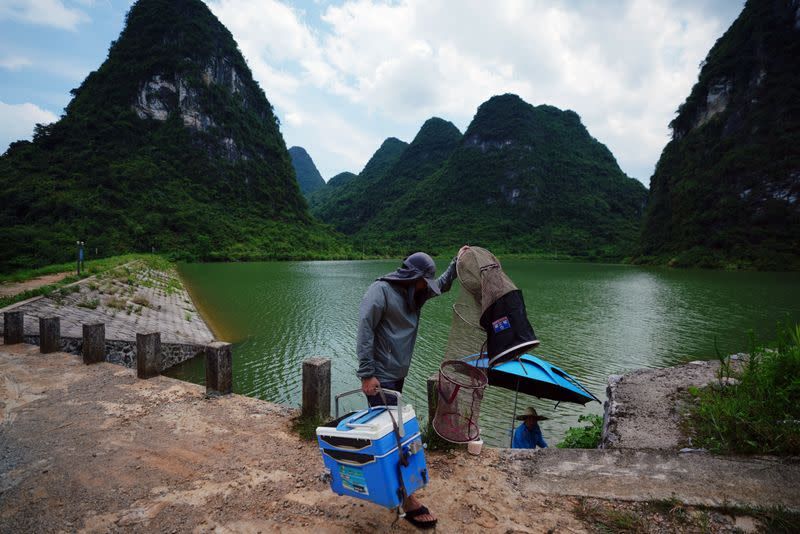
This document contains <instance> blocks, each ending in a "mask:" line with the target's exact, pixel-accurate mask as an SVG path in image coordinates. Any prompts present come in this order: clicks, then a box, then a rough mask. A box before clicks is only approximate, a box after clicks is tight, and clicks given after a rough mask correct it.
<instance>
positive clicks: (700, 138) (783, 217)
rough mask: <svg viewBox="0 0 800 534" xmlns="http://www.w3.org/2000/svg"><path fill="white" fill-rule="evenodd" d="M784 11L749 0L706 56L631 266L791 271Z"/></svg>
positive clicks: (792, 140) (799, 258)
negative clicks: (650, 263)
mask: <svg viewBox="0 0 800 534" xmlns="http://www.w3.org/2000/svg"><path fill="white" fill-rule="evenodd" d="M792 5H793V4H792V3H791V2H786V1H782V0H776V1H763V2H762V1H753V0H750V1H748V2H747V4H746V5H745V8H744V10H743V11H742V13H741V14H740V16H739V18H738V19H737V20H736V21H735V22H734V23H733V25H732V26H731V27H730V29H728V31H727V32H726V33H725V34H724V35H723V36H722V37H721V38H720V39H719V40H718V41H717V42H716V44H715V45H714V47H713V48H712V49H711V51H710V52H709V53H708V56H707V57H706V59H705V61H704V62H703V64H702V68H701V71H700V75H699V78H698V81H697V83H696V84H695V86H694V87H693V89H692V91H691V94H690V95H689V97H688V98H687V99H686V101H685V102H684V103H683V104H682V105H681V106H680V108H679V109H678V113H677V116H676V117H675V119H674V120H673V121H672V123H671V124H670V127H671V128H672V130H673V139H672V141H670V143H669V144H668V145H667V146H666V147H665V148H664V151H663V153H662V155H661V159H660V160H659V162H658V164H657V166H656V171H655V174H654V175H653V177H652V179H651V191H650V200H649V205H648V209H647V212H646V215H645V219H644V223H643V231H642V237H641V249H640V258H639V259H638V261H640V262H655V263H670V264H671V265H675V266H690V265H696V266H701V267H728V268H758V269H779V270H787V269H800V151H799V150H798V149H797V147H798V146H800V38H798V29H797V27H796V20H797V19H796V9H795V8H794V7H792ZM714 110H718V112H717V113H716V114H713V113H711V112H713V111H714Z"/></svg>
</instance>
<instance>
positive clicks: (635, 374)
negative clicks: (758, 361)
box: [600, 355, 744, 452]
mask: <svg viewBox="0 0 800 534" xmlns="http://www.w3.org/2000/svg"><path fill="white" fill-rule="evenodd" d="M743 356H744V355H733V356H732V357H731V362H732V364H731V365H732V366H733V367H737V366H738V365H739V363H740V362H741V361H742V360H741V358H742V357H743ZM719 368H720V362H719V361H694V362H690V363H687V364H685V365H678V366H676V367H667V368H664V369H637V370H636V371H632V372H630V373H628V374H626V375H623V376H619V375H612V376H610V377H609V378H608V387H607V388H606V397H607V400H606V402H605V415H604V418H603V436H602V441H601V444H600V447H601V448H604V449H612V448H613V449H636V450H642V449H657V450H672V451H678V450H681V449H684V450H687V452H688V450H689V449H692V448H693V447H692V443H691V440H690V439H689V438H688V437H686V436H685V435H684V432H683V430H682V429H683V426H684V425H683V415H682V414H683V413H684V412H685V411H686V406H684V403H685V399H686V397H687V395H688V389H689V388H690V387H703V386H706V385H708V384H710V383H712V382H716V381H719ZM726 380H732V379H729V378H726Z"/></svg>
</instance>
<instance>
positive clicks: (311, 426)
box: [292, 415, 325, 441]
mask: <svg viewBox="0 0 800 534" xmlns="http://www.w3.org/2000/svg"><path fill="white" fill-rule="evenodd" d="M323 423H325V419H324V418H322V417H320V416H318V415H317V416H314V417H303V416H302V415H300V416H297V417H295V418H294V419H292V431H293V432H295V433H296V434H297V435H298V436H300V438H301V439H303V440H305V441H316V439H317V427H318V426H321V425H322V424H323Z"/></svg>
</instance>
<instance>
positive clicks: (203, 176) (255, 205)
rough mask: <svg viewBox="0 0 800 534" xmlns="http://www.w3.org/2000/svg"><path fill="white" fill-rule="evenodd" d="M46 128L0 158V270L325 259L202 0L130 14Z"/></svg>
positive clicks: (242, 72)
mask: <svg viewBox="0 0 800 534" xmlns="http://www.w3.org/2000/svg"><path fill="white" fill-rule="evenodd" d="M72 93H73V99H72V101H71V102H70V103H69V105H68V106H67V108H66V110H65V114H64V116H63V117H62V118H61V119H60V120H59V121H57V122H56V123H54V124H52V125H49V126H45V127H37V129H36V131H35V135H34V139H33V142H27V141H20V142H16V143H12V145H11V146H10V147H9V149H8V151H7V152H6V154H4V155H3V156H2V157H1V158H0V228H2V229H3V246H4V254H3V255H2V256H1V257H2V259H1V260H0V270H10V269H14V268H19V267H31V266H37V265H42V264H45V263H49V262H56V261H65V260H68V259H70V258H72V257H73V256H74V247H75V241H76V240H77V239H81V240H84V241H86V243H87V250H90V251H92V252H93V251H94V250H95V248H96V249H97V250H98V253H99V254H100V255H109V254H116V253H120V252H128V251H140V250H147V251H149V250H151V248H154V249H155V250H156V251H160V252H173V253H176V254H178V255H182V256H183V257H187V258H199V259H214V258H231V259H251V258H288V257H316V256H330V255H336V254H337V253H338V252H341V248H340V247H341V245H339V244H338V243H337V241H336V240H335V238H334V237H333V236H332V234H331V233H330V232H329V231H328V230H325V229H323V228H322V227H320V226H319V225H318V224H317V223H315V222H313V220H312V218H311V217H310V216H309V214H308V212H307V208H306V204H305V202H304V200H303V197H302V195H301V193H300V190H299V188H298V186H297V183H296V181H295V176H294V170H293V169H292V165H291V161H290V158H289V154H288V152H287V150H286V145H285V143H284V140H283V137H282V136H281V133H280V131H279V128H278V121H277V119H276V117H275V114H274V113H273V109H272V106H271V105H270V103H269V101H268V100H267V98H266V95H265V94H264V92H263V90H262V89H261V88H260V87H259V86H258V84H257V83H256V82H255V81H254V80H253V77H252V74H251V72H250V69H249V68H248V67H247V64H246V63H245V60H244V58H243V57H242V55H241V53H240V52H239V50H238V48H237V45H236V43H235V42H234V40H233V37H232V36H231V34H230V32H229V31H228V30H227V29H226V28H225V27H224V26H223V25H222V24H221V23H220V22H219V21H218V20H217V19H216V18H215V17H214V15H213V14H212V13H211V12H210V11H209V9H208V8H207V7H206V5H205V4H204V3H203V2H201V1H200V0H139V1H138V2H136V3H135V4H134V5H133V6H132V7H131V8H130V11H129V12H128V14H127V16H126V20H125V27H124V29H123V31H122V33H121V35H120V37H119V39H118V40H117V41H115V42H112V43H111V47H110V49H109V52H108V57H107V59H106V60H105V61H104V62H103V64H102V65H101V66H100V67H99V68H98V69H97V70H96V71H94V72H92V73H90V74H89V76H88V77H87V78H86V79H85V80H84V81H83V83H82V84H81V85H80V87H79V88H77V89H75V90H73V91H72Z"/></svg>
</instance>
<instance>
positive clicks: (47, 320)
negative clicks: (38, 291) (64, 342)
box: [39, 317, 61, 354]
mask: <svg viewBox="0 0 800 534" xmlns="http://www.w3.org/2000/svg"><path fill="white" fill-rule="evenodd" d="M60 350H61V321H60V320H59V318H58V317H39V352H41V353H42V354H47V353H50V352H58V351H60Z"/></svg>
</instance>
